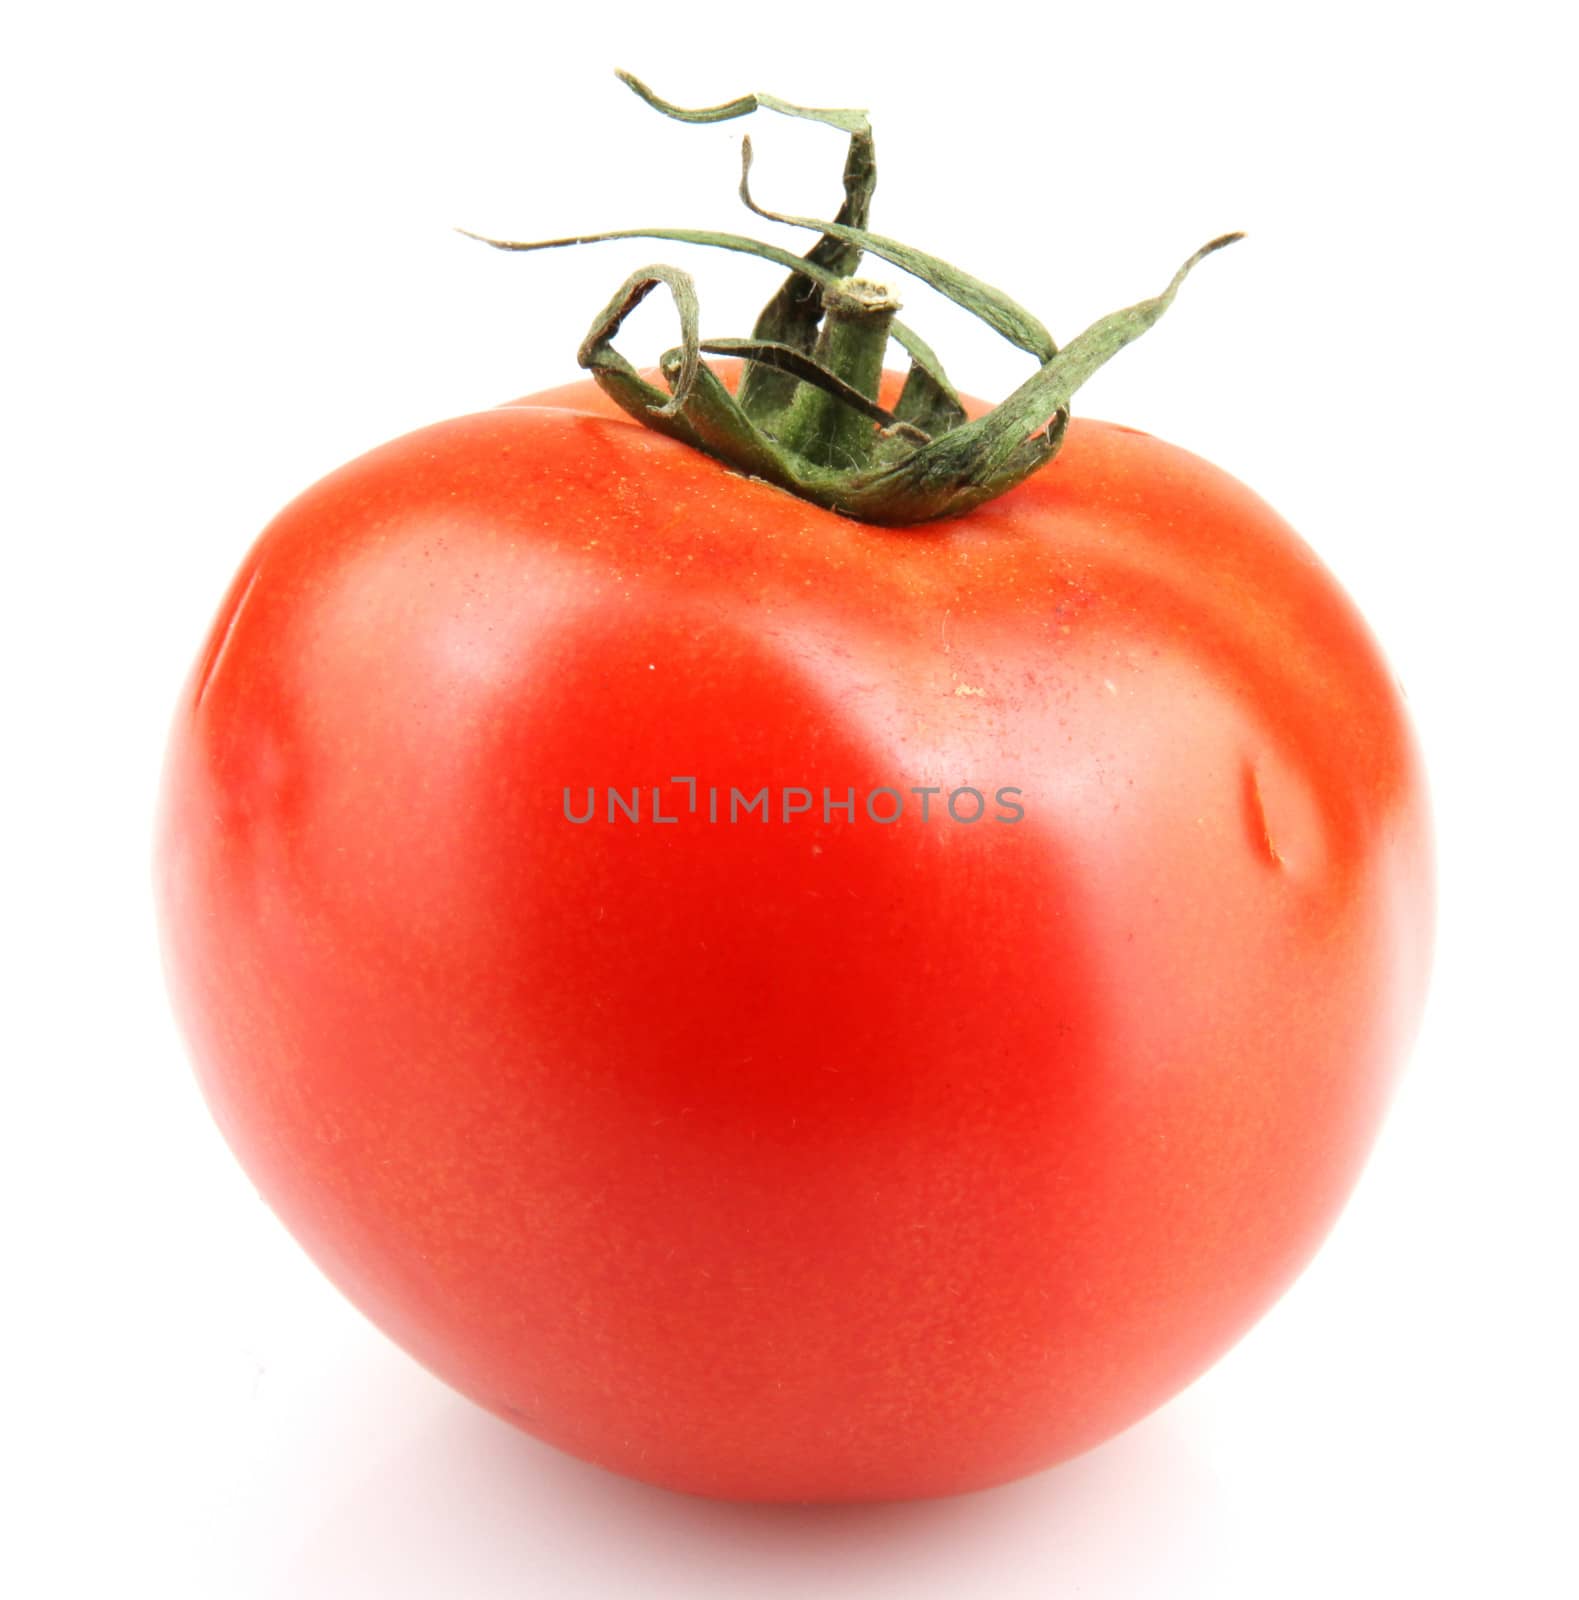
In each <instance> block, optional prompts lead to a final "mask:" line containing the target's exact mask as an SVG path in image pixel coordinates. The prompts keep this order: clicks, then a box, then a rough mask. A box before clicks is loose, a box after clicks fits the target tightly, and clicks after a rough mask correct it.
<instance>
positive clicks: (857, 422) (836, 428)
mask: <svg viewBox="0 0 1579 1600" xmlns="http://www.w3.org/2000/svg"><path fill="white" fill-rule="evenodd" d="M822 309H823V319H822V332H821V333H820V334H819V335H818V338H817V348H816V350H815V351H814V352H813V354H814V357H815V359H816V362H817V364H818V365H819V366H820V367H822V368H823V369H824V370H825V371H828V372H831V373H833V374H834V376H835V377H837V378H840V379H842V380H843V381H844V382H845V383H846V384H847V385H849V387H850V388H852V389H854V390H855V391H856V393H857V394H859V395H861V396H862V397H863V398H865V399H867V400H876V398H877V388H878V385H879V383H881V381H882V377H883V354H884V352H885V351H886V350H887V349H888V332H889V328H890V327H891V325H892V324H893V320H894V313H895V312H896V311H897V310H898V309H899V301H898V299H897V298H896V297H895V295H894V294H893V292H892V291H891V290H889V289H886V288H884V287H883V285H882V284H878V283H871V282H868V281H867V280H866V279H864V278H844V279H841V280H840V281H839V282H838V283H837V284H835V285H834V286H833V287H832V288H831V289H827V290H825V291H824V292H823V296H822ZM741 406H742V408H743V409H744V410H746V411H747V413H748V414H749V412H750V404H749V402H748V401H747V400H744V399H743V400H742V401H741ZM773 431H774V432H775V434H776V436H777V439H778V443H779V445H780V446H781V447H782V448H784V449H786V450H790V451H792V452H794V453H795V454H797V455H801V456H804V457H805V458H806V460H808V461H810V462H813V463H815V464H816V465H817V466H820V467H848V468H852V469H853V468H860V467H865V466H867V465H869V464H870V462H871V459H872V450H873V447H874V446H875V444H876V442H877V432H876V429H875V427H874V426H873V424H872V421H871V419H870V418H869V417H866V416H864V415H862V413H861V412H859V411H857V410H856V409H855V408H854V407H852V406H850V405H847V404H845V402H844V401H843V399H842V398H841V397H839V396H838V395H836V394H833V393H830V392H829V391H828V390H826V389H822V388H814V387H813V386H812V385H810V384H801V385H800V387H799V389H798V391H797V393H796V395H795V398H794V400H793V401H792V403H791V405H790V407H789V410H788V413H787V414H786V415H785V416H784V418H783V425H782V426H781V427H779V428H777V429H775V430H773Z"/></svg>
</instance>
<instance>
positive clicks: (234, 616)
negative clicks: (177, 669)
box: [192, 561, 263, 713]
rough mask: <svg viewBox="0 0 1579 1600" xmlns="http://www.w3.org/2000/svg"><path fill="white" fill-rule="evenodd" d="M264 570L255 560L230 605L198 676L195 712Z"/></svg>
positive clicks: (194, 697)
mask: <svg viewBox="0 0 1579 1600" xmlns="http://www.w3.org/2000/svg"><path fill="white" fill-rule="evenodd" d="M262 570H263V563H262V562H261V561H258V562H255V563H254V564H253V568H252V571H251V573H250V574H249V575H248V578H247V581H246V583H245V584H244V585H243V586H242V588H241V590H240V592H239V593H238V594H237V596H236V598H235V601H234V602H233V603H232V605H231V606H230V609H229V611H228V613H227V614H226V616H225V619H224V622H223V623H222V624H221V625H220V626H219V628H218V630H217V632H216V634H215V636H214V642H213V644H212V645H211V646H210V647H209V652H208V659H207V660H206V661H205V662H204V663H203V670H202V673H201V674H200V676H199V678H198V683H197V692H196V694H195V695H194V696H193V697H192V710H193V712H194V713H196V712H198V711H201V710H202V708H203V698H204V696H205V695H207V693H208V690H209V686H210V685H211V684H212V683H213V681H214V677H215V674H217V673H218V671H219V665H220V662H221V661H223V660H224V658H225V652H226V650H227V649H228V648H229V647H230V640H231V636H232V635H233V634H234V633H235V631H236V623H237V621H238V620H239V619H240V616H241V613H242V609H243V608H244V607H245V605H246V603H247V601H248V599H249V598H251V595H252V591H253V589H254V588H255V587H256V586H257V582H258V574H259V573H260V572H261V571H262Z"/></svg>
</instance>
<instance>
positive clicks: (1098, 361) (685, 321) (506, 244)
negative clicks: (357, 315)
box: [462, 72, 1243, 526]
mask: <svg viewBox="0 0 1579 1600" xmlns="http://www.w3.org/2000/svg"><path fill="white" fill-rule="evenodd" d="M619 77H620V78H621V79H622V80H623V81H624V82H625V83H626V84H627V85H628V86H629V87H630V88H631V89H633V90H634V91H635V92H636V93H637V94H638V95H640V96H641V97H642V99H644V100H645V101H646V102H647V103H648V105H650V106H652V107H653V108H654V109H655V110H658V111H661V112H662V113H663V114H664V115H665V116H668V117H674V118H676V119H677V120H679V121H681V122H724V121H727V120H729V119H730V118H733V117H742V116H747V115H749V114H750V113H751V112H754V111H759V110H762V111H777V112H780V113H782V114H784V115H786V116H794V117H804V118H808V119H810V120H812V121H815V122H822V123H826V124H828V125H829V126H830V127H834V128H838V129H839V130H841V131H842V132H844V133H847V134H848V135H849V140H850V144H849V151H848V153H847V155H846V157H845V163H844V204H843V205H842V206H841V207H840V208H839V211H838V214H837V216H835V217H834V218H833V220H832V221H829V222H824V221H819V220H817V219H816V218H812V217H795V216H785V215H782V214H780V213H777V212H772V211H767V210H765V209H764V208H763V207H761V206H760V205H758V204H757V203H756V201H755V200H754V199H753V198H752V194H751V188H750V175H751V141H750V139H749V138H747V139H745V140H743V141H742V157H743V161H742V172H741V178H740V197H741V199H742V200H743V201H744V202H745V204H746V206H747V207H748V208H749V209H750V210H752V211H753V212H755V213H756V214H757V215H758V216H760V217H764V218H767V219H768V220H769V221H772V222H779V223H787V224H789V225H790V226H792V227H798V228H809V229H812V230H814V231H815V232H816V233H817V234H818V235H819V238H818V239H817V242H816V243H815V244H814V245H813V246H812V247H811V249H810V250H809V251H807V253H806V254H805V255H804V256H797V255H795V254H794V253H793V252H791V251H789V250H785V249H782V248H780V247H778V246H776V245H772V244H766V243H763V242H762V241H760V240H757V239H751V238H748V237H745V236H743V235H740V234H733V233H710V232H698V231H695V230H691V229H684V228H628V229H621V230H618V231H616V232H613V233H596V234H584V235H581V236H580V237H577V238H572V239H541V240H536V241H532V242H520V241H515V240H505V239H484V240H483V242H484V243H486V244H491V245H493V246H494V247H495V248H497V249H500V250H548V249H554V248H556V247H558V246H560V245H570V244H591V243H595V242H598V241H601V240H606V239H640V238H646V239H672V240H676V241H678V242H681V243H685V244H704V245H713V246H717V247H719V248H721V249H726V250H736V251H741V252H743V253H745V254H747V255H754V256H759V257H761V258H763V259H765V260H768V261H773V262H776V263H777V264H778V265H780V266H782V267H785V268H787V269H788V271H789V277H788V278H786V279H785V281H784V283H783V284H782V285H781V286H780V288H779V291H778V293H777V294H775V295H774V297H773V298H772V300H770V301H769V302H768V304H767V306H766V307H765V308H764V310H763V312H762V314H761V315H760V316H759V317H758V318H757V322H756V326H755V327H754V328H753V329H752V331H751V337H750V338H748V339H703V338H701V336H700V334H699V331H698V310H697V299H696V289H695V286H694V284H693V283H692V280H691V278H690V275H689V274H688V273H685V272H681V271H679V270H678V269H677V268H675V267H666V266H651V267H644V268H642V269H641V270H640V271H639V272H636V273H633V274H632V275H631V276H630V277H629V278H628V279H627V280H626V281H625V283H623V284H622V285H621V286H620V289H619V291H618V292H617V293H616V294H615V296H614V298H613V299H612V300H610V301H609V303H608V305H607V306H605V307H604V309H603V310H602V311H601V312H600V313H599V315H598V317H597V320H596V321H595V322H594V323H593V325H592V328H591V330H590V331H589V332H588V334H587V336H586V338H585V339H584V340H583V341H582V344H581V348H580V351H579V352H578V359H579V361H580V362H581V365H582V366H583V367H585V368H587V369H588V370H589V371H590V372H591V373H592V376H593V377H594V378H595V379H596V380H597V382H598V384H599V385H600V386H601V387H602V389H603V390H604V392H605V393H606V394H608V395H609V397H610V398H611V399H613V400H614V401H615V402H617V403H618V404H619V405H620V406H622V407H623V408H624V409H625V410H626V411H627V412H629V413H630V415H631V416H633V417H635V418H636V419H637V420H638V421H640V422H642V423H645V424H646V425H647V426H648V427H651V428H655V429H657V430H658V431H659V432H661V433H666V434H668V435H670V436H671V437H672V438H675V439H679V440H681V441H682V442H684V443H685V444H688V445H691V446H693V447H694V448H695V449H698V450H702V451H705V452H706V453H707V454H708V455H711V456H715V457H717V458H718V459H719V460H720V461H723V462H724V463H725V464H726V465H728V466H729V467H731V468H732V469H734V470H735V471H737V472H743V473H747V474H749V475H750V476H752V477H756V478H763V479H765V480H766V481H767V482H769V483H774V484H777V485H779V486H780V487H781V488H784V489H788V490H790V491H791V492H792V493H795V494H798V495H800V496H802V497H803V498H805V499H807V500H811V501H814V502H816V503H817V504H818V505H822V506H826V507H828V508H829V509H831V510H834V511H838V512H841V513H843V514H844V515H846V516H851V517H857V518H859V519H860V520H862V521H864V522H875V523H881V524H884V525H888V526H901V525H904V524H907V523H915V522H929V521H932V520H933V519H935V518H938V517H948V516H955V515H958V514H959V513H961V512H964V511H968V510H970V509H971V507H973V506H977V505H980V504H981V503H982V502H983V501H985V500H990V499H992V498H993V497H994V496H995V495H1000V494H1002V493H1003V492H1004V491H1005V490H1007V489H1012V488H1013V487H1014V486H1015V485H1016V484H1017V483H1020V482H1021V481H1022V480H1024V479H1025V478H1026V477H1028V476H1029V475H1030V474H1031V473H1033V472H1035V471H1036V469H1037V468H1038V467H1041V466H1045V465H1046V464H1047V462H1049V461H1050V460H1052V458H1053V456H1054V455H1055V454H1056V452H1057V450H1058V446H1059V444H1060V442H1061V441H1062V438H1063V432H1064V426H1065V424H1066V423H1067V422H1068V419H1069V402H1070V399H1071V398H1072V397H1073V395H1074V392H1075V390H1076V389H1078V388H1079V387H1080V385H1081V384H1082V383H1084V382H1085V381H1086V379H1087V378H1089V377H1090V376H1091V374H1092V373H1094V372H1095V371H1096V370H1097V368H1098V367H1100V366H1102V365H1103V363H1104V362H1106V361H1107V360H1108V359H1109V358H1110V357H1112V356H1114V355H1116V354H1117V353H1118V352H1119V351H1120V350H1122V349H1123V348H1124V346H1125V345H1127V344H1129V343H1130V342H1131V340H1133V339H1136V338H1138V337H1139V336H1140V335H1141V334H1142V333H1144V332H1145V331H1146V330H1147V329H1148V328H1149V327H1150V326H1151V325H1152V324H1153V323H1154V322H1155V321H1156V320H1157V319H1158V318H1159V317H1160V316H1161V315H1162V314H1163V312H1164V311H1166V310H1167V308H1168V306H1169V305H1170V304H1171V303H1172V301H1173V297H1174V295H1175V294H1176V293H1177V292H1178V288H1179V285H1180V284H1181V283H1183V281H1184V279H1185V276H1186V275H1187V274H1188V273H1189V271H1190V269H1191V268H1192V267H1194V266H1195V264H1196V263H1197V262H1198V261H1200V260H1201V259H1202V258H1203V257H1204V256H1208V255H1210V254H1211V253H1212V252H1213V251H1214V250H1219V249H1221V248H1222V247H1223V246H1224V245H1226V244H1232V243H1233V242H1234V240H1236V239H1239V238H1242V237H1243V235H1242V234H1238V233H1229V234H1224V235H1223V236H1222V237H1221V238H1217V239H1213V240H1212V241H1211V243H1210V244H1207V245H1204V246H1203V247H1202V248H1201V249H1199V250H1197V251H1196V252H1195V254H1194V255H1193V256H1191V257H1190V259H1189V260H1188V261H1186V262H1185V263H1184V265H1183V266H1182V267H1180V268H1179V270H1178V272H1177V273H1175V274H1174V277H1173V281H1172V282H1171V283H1170V284H1169V285H1168V287H1167V288H1166V289H1164V290H1163V292H1162V293H1161V294H1160V295H1158V296H1156V298H1155V299H1151V300H1143V301H1141V302H1140V303H1139V304H1138V305H1133V306H1129V307H1126V308H1125V309H1124V310H1122V311H1115V312H1113V313H1112V314H1111V315H1109V316H1106V317H1103V318H1102V319H1101V320H1100V321H1098V322H1095V323H1093V324H1092V325H1091V326H1090V327H1089V328H1087V329H1086V330H1085V332H1084V333H1081V334H1079V335H1077V336H1076V337H1075V338H1074V339H1071V340H1070V341H1069V343H1068V344H1066V345H1065V346H1064V347H1063V348H1062V349H1060V348H1059V347H1058V346H1057V345H1056V344H1055V343H1054V342H1053V338H1052V335H1051V334H1049V333H1048V331H1047V329H1046V328H1044V327H1043V326H1042V324H1041V323H1040V322H1039V321H1038V320H1037V319H1036V318H1035V317H1033V316H1032V315H1031V313H1030V312H1028V311H1027V310H1025V308H1024V307H1023V306H1020V305H1018V304H1016V302H1015V301H1013V300H1011V299H1010V298H1009V296H1008V295H1006V294H1003V293H1002V292H1001V291H999V290H997V289H994V288H992V287H990V286H989V285H987V284H985V283H982V282H981V281H980V280H978V279H976V278H973V277H971V276H970V275H969V274H968V273H965V272H961V271H959V269H958V268H956V267H952V266H950V265H949V264H948V263H947V262H944V261H940V260H938V259H937V258H936V257H935V256H930V255H927V254H926V253H925V252H923V251H920V250H916V249H913V248H912V247H910V246H909V245H904V244H901V243H899V242H898V241H897V240H895V239H888V238H885V237H884V236H883V235H881V234H877V233H872V232H870V231H869V230H868V228H867V226H866V224H867V217H868V213H869V211H870V208H871V199H872V191H873V189H874V188H875V187H876V184H877V165H876V159H875V157H874V154H873V148H872V131H871V126H870V124H869V122H868V120H867V116H866V113H865V112H864V111H830V110H816V109H812V108H809V107H806V106H796V105H790V104H788V103H787V102H785V101H783V100H777V99H774V98H773V97H772V96H771V95H762V94H758V95H746V96H744V97H743V98H741V99H739V100H731V101H729V102H728V103H727V104H725V105H720V106H709V107H705V108H703V109H701V110H685V109H683V108H681V107H679V106H675V105H671V104H669V102H668V101H666V100H661V99H660V98H659V97H658V96H657V95H655V94H654V93H653V92H652V91H651V90H650V89H649V88H647V86H646V85H645V84H643V83H641V82H639V81H638V80H637V79H635V78H633V77H632V76H631V75H630V74H629V73H625V72H621V73H620V74H619ZM462 231H465V230H462ZM471 237H473V238H482V236H481V235H479V234H473V235H471ZM863 255H873V256H877V257H879V258H881V259H882V260H884V261H887V262H889V263H891V264H892V265H894V266H896V267H899V268H901V269H902V270H903V271H905V272H908V273H910V274H911V275H912V276H914V277H917V278H919V279H920V280H921V281H922V282H923V283H926V284H929V285H930V286H931V287H932V288H934V289H936V290H938V291H939V292H940V293H942V294H945V295H947V296H948V298H949V299H951V300H953V301H954V302H955V303H956V304H958V305H960V306H963V307H964V308H965V309H966V310H967V311H970V312H972V313H974V314H975V315H976V316H978V317H980V318H981V319H982V321H983V322H985V323H986V324H987V325H988V326H989V327H990V328H992V329H993V330H994V331H995V332H996V333H999V334H1001V335H1002V336H1003V337H1004V338H1005V339H1007V340H1009V341H1010V343H1012V344H1014V345H1016V346H1018V347H1019V348H1020V349H1022V350H1024V351H1026V352H1027V353H1028V354H1029V355H1031V356H1033V357H1034V358H1035V359H1036V361H1037V362H1038V364H1039V365H1038V370H1037V371H1036V372H1035V373H1034V374H1033V375H1032V376H1031V377H1030V378H1028V379H1027V380H1026V382H1024V383H1023V384H1021V385H1020V387H1019V388H1018V389H1016V390H1015V391H1014V393H1013V394H1011V395H1010V396H1009V397H1008V398H1007V399H1006V400H1004V401H1003V402H1002V403H1001V404H999V405H998V406H997V407H996V408H995V409H994V410H992V411H991V412H989V413H988V414H987V415H986V416H984V417H980V418H977V419H975V420H974V421H973V420H971V419H969V418H968V417H967V416H966V414H965V409H964V407H963V406H962V405H961V404H960V399H959V395H958V394H957V393H956V391H955V389H954V387H953V385H952V384H951V383H950V382H949V380H948V378H947V376H946V375H945V374H944V371H943V368H942V366H941V364H940V363H939V361H938V359H937V357H936V356H935V355H934V354H933V353H932V351H931V349H930V348H929V347H928V346H927V345H926V343H925V342H924V341H923V340H922V339H921V338H920V337H919V336H918V335H917V334H916V333H914V332H913V331H912V330H911V329H909V328H908V327H906V326H905V325H904V324H903V323H901V322H900V321H899V320H898V319H897V317H896V316H895V313H896V312H897V311H898V309H899V302H898V300H897V299H896V298H895V296H894V294H893V292H892V291H891V290H890V289H887V288H885V287H884V286H883V285H882V284H879V283H874V282H872V281H870V280H868V279H865V278H862V277H860V276H858V271H859V267H860V264H861V259H862V256H863ZM660 284H662V285H664V286H665V287H667V288H668V290H669V291H670V293H671V294H672V295H673V297H674V301H675V306H676V309H677V310H678V312H679V316H680V329H681V342H680V344H679V345H678V346H676V347H675V348H674V349H673V350H670V351H669V352H668V353H667V354H665V355H664V356H663V358H662V360H661V361H660V363H659V370H660V372H661V373H662V375H663V379H664V382H665V383H666V384H667V386H668V390H667V392H665V391H664V390H663V389H660V388H658V387H657V386H656V385H654V384H652V383H649V382H648V381H647V380H646V379H645V378H643V377H642V376H641V374H640V373H639V372H638V371H637V370H636V368H635V367H633V366H632V365H631V364H630V362H629V361H627V360H626V359H625V357H624V356H622V355H620V353H619V352H618V351H617V350H615V348H614V345H613V340H614V337H615V335H616V334H617V333H618V332H619V329H620V326H621V324H622V323H623V322H624V320H625V318H626V317H627V316H628V315H629V314H630V313H631V311H632V310H633V309H634V308H635V307H636V306H637V305H639V304H640V303H641V301H642V300H643V299H644V298H645V297H646V296H647V295H648V294H649V293H650V292H651V291H652V290H653V289H654V288H656V287H657V286H658V285H660ZM890 339H892V340H895V341H896V342H897V343H898V344H899V345H900V346H902V347H903V349H904V350H905V351H906V353H907V354H908V356H909V358H910V369H909V372H908V374H907V376H906V378H905V381H904V385H903V387H902V388H901V390H900V393H899V397H898V399H897V401H896V402H895V405H894V408H893V410H892V411H889V410H887V409H885V408H884V407H883V406H881V405H879V404H878V402H877V395H878V384H879V380H880V379H881V376H882V371H883V360H884V354H885V352H886V350H887V347H888V342H889V340H890ZM704 355H727V356H736V357H739V358H740V359H742V360H743V361H744V363H745V366H744V369H743V372H742V375H741V379H740V382H739V385H738V388H737V390H736V391H735V392H734V393H733V394H732V393H731V392H730V391H729V390H728V389H727V388H726V387H725V385H724V383H723V382H722V381H721V380H720V378H719V377H718V375H717V374H716V373H715V372H714V371H713V370H712V368H711V367H710V366H709V365H708V364H707V362H706V361H704V360H703V359H702V357H703V356H704Z"/></svg>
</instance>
